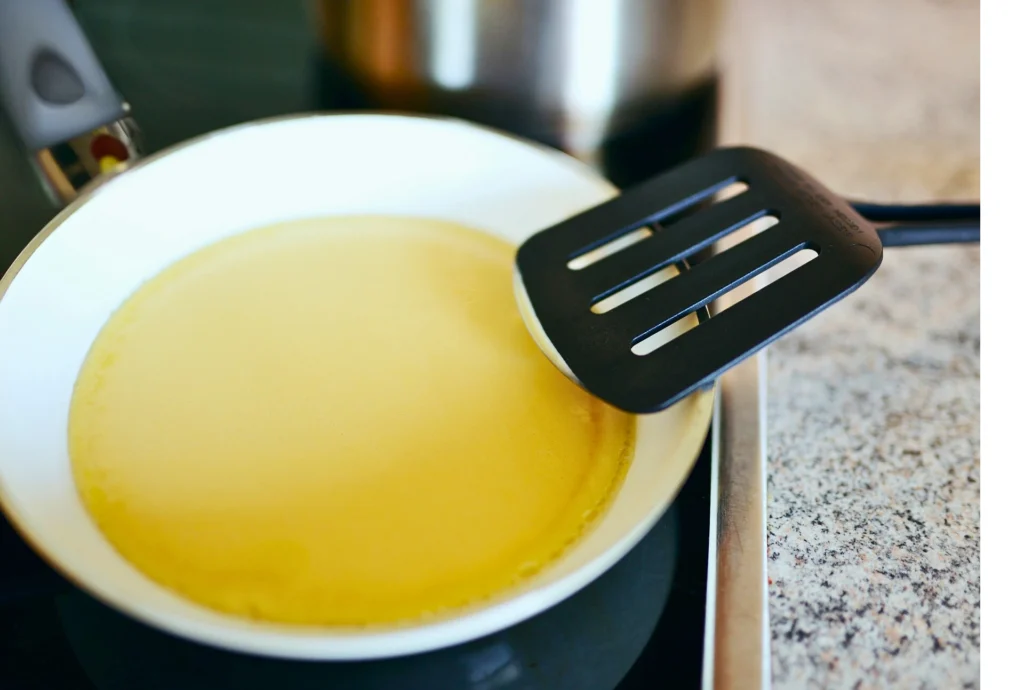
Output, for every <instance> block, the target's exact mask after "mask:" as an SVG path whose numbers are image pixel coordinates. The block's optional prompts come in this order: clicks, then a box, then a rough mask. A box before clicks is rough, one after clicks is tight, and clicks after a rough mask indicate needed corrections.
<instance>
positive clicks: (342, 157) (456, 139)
mask: <svg viewBox="0 0 1024 690" xmlns="http://www.w3.org/2000/svg"><path fill="white" fill-rule="evenodd" d="M27 8H31V9H27ZM44 20H45V21H44ZM40 56H42V58H44V60H43V62H42V63H41V62H40V59H41V58H40ZM0 96H2V97H3V99H4V103H5V105H6V107H7V110H8V114H9V115H10V116H11V119H12V121H13V122H14V125H15V128H16V129H17V130H18V132H19V134H20V135H21V136H22V139H23V141H24V142H25V144H26V146H27V148H29V149H30V150H31V151H33V152H35V153H36V160H37V162H39V161H42V163H40V165H41V171H42V172H43V173H44V175H46V176H47V179H49V180H50V181H51V182H52V181H53V180H55V179H58V178H57V176H55V175H53V174H52V173H53V172H54V170H55V168H54V166H53V163H54V162H55V161H56V162H57V163H59V162H60V161H59V160H57V157H54V156H53V152H54V151H56V150H58V147H60V146H61V145H62V144H61V142H66V141H69V140H75V141H81V139H82V138H83V137H86V138H88V137H89V136H91V133H94V132H96V131H98V130H102V131H104V132H108V131H109V130H110V124H111V118H123V116H124V115H125V111H124V107H123V105H122V103H121V101H120V97H119V96H118V95H117V93H116V91H114V90H113V88H112V87H110V85H109V82H107V80H106V78H105V77H104V76H103V73H102V69H101V68H100V66H99V63H98V62H97V61H96V59H95V57H94V56H93V54H92V52H91V51H90V50H89V47H88V45H87V43H86V42H85V40H84V38H83V37H82V35H81V32H80V31H79V30H78V29H77V27H76V26H75V25H74V20H73V18H72V16H71V14H70V12H69V11H68V10H67V8H66V7H65V6H64V5H63V3H62V2H60V0H34V1H33V2H32V3H24V2H20V1H19V0H0ZM128 153H129V154H131V155H128V156H127V157H126V158H125V160H123V161H121V163H120V164H119V165H116V166H114V171H115V172H114V173H112V174H107V175H103V176H101V177H99V178H97V181H95V182H92V183H90V184H87V185H85V186H84V188H82V189H77V188H75V187H74V185H72V186H71V187H69V186H68V184H67V183H68V182H69V181H70V182H73V181H74V180H73V179H72V177H71V176H67V175H66V176H65V177H64V178H62V179H58V181H59V182H63V183H64V184H63V186H61V187H60V189H62V190H63V197H64V198H72V197H73V198H72V200H71V201H70V203H69V204H68V205H67V206H66V207H65V208H64V209H63V210H61V212H60V213H58V214H57V216H56V217H55V218H54V219H53V220H52V221H51V222H50V223H48V224H47V225H46V227H44V228H43V229H42V230H41V231H40V233H39V234H38V235H37V236H36V237H35V239H33V240H32V242H31V243H30V244H29V246H28V247H27V248H26V249H25V251H24V252H23V253H22V254H21V255H20V256H19V257H18V258H17V260H16V261H15V262H14V264H13V266H11V268H10V269H9V270H8V271H7V273H6V274H5V275H4V276H3V278H2V279H0V507H2V509H3V511H4V512H5V514H6V515H7V517H8V519H9V521H10V522H11V523H12V524H13V525H14V526H15V527H16V529H17V530H18V531H19V532H20V533H21V535H22V536H23V537H24V539H25V540H26V541H27V542H28V543H29V544H30V545H31V546H32V547H33V548H34V549H35V550H36V551H37V552H38V553H39V554H40V555H42V556H43V557H44V558H45V559H46V560H47V561H48V562H49V563H50V564H51V565H52V566H53V567H55V568H56V569H57V570H58V571H60V572H61V573H63V574H64V575H65V576H66V577H67V578H68V579H69V580H71V581H72V582H74V583H76V584H77V585H79V586H80V587H81V588H82V589H84V590H86V591H87V592H89V593H90V594H92V595H93V596H95V597H96V598H98V599H100V600H102V601H104V602H106V603H107V604H109V605H110V606H112V607H114V608H116V609H118V610H120V611H122V612H124V613H126V614H128V615H129V616H132V617H134V618H136V619H138V620H141V621H144V622H146V623H149V624H151V625H153V626H155V627H157V628H160V629H163V630H165V631H167V632H171V633H173V634H177V635H180V636H183V637H186V638H190V639H192V640H195V641H198V642H202V643H207V644H210V645H214V646H218V647H222V648H226V649H232V650H237V651H243V652H251V653H259V654H264V655H271V656H279V657H291V658H305V659H372V658H386V657H394V656H400V655H407V654H412V653H416V652H423V651H426V650H431V649H438V648H441V647H445V646H450V645H454V644H457V643H460V642H464V641H467V640H471V639H475V638H479V637H481V636H484V635H487V634H488V633H492V632H494V631H497V630H501V629H504V628H507V627H508V626H510V625H513V624H515V623H517V622H519V621H522V620H524V619H526V618H529V617H530V616H533V615H534V614H536V613H538V612H540V611H543V610H545V609H547V608H549V607H551V606H553V605H554V604H556V603H558V602H560V601H562V600H564V599H566V598H567V597H569V596H570V595H571V594H573V593H574V592H576V591H578V590H579V589H581V588H582V587H584V586H585V585H587V584H588V583H589V582H591V581H592V580H594V579H595V578H596V577H598V576H599V575H600V574H601V573H603V572H604V571H606V570H607V569H608V568H610V567H611V566H612V565H613V564H614V563H616V561H618V560H619V559H620V558H622V557H623V555H624V554H626V553H627V552H628V551H629V550H630V548H631V547H632V546H633V545H634V544H636V543H637V541H639V540H640V539H641V537H643V536H644V535H645V534H646V533H647V531H648V530H649V529H650V528H651V526H652V525H653V524H654V523H655V522H656V521H657V519H658V518H659V517H660V516H661V515H662V513H663V512H664V511H665V509H666V508H667V506H668V505H669V503H670V501H671V499H672V498H673V496H674V495H675V493H676V492H677V490H678V488H679V487H680V485H681V484H682V482H683V481H685V479H686V477H687V475H688V474H689V472H690V470H691V468H692V467H693V464H694V462H695V460H696V457H697V454H698V452H699V450H700V447H701V445H702V443H703V441H704V437H705V435H706V433H707V430H708V427H709V422H710V418H711V413H712V401H713V395H714V393H713V391H711V390H706V391H701V392H699V393H696V394H694V395H692V396H690V397H689V398H686V399H684V400H683V401H681V402H680V403H678V404H676V405H674V406H673V407H671V408H669V409H667V410H665V411H664V412H661V413H659V414H656V415H649V416H644V417H643V418H641V419H639V420H638V426H637V443H636V450H635V457H634V459H633V462H632V464H631V466H630V469H629V471H628V473H627V476H626V478H625V480H624V482H623V484H622V486H621V488H620V490H619V492H618V493H617V495H616V497H615V498H614V500H613V501H612V502H611V504H610V505H609V507H608V508H607V510H606V512H605V513H604V515H603V516H602V517H601V518H600V519H599V520H598V521H597V522H596V523H595V524H594V526H593V527H592V528H591V530H590V531H589V532H588V533H587V534H586V535H585V536H584V537H583V538H582V539H581V540H580V541H579V542H578V543H577V544H576V545H575V546H574V547H573V548H572V549H570V550H568V551H567V552H566V553H565V554H564V555H563V556H562V557H561V558H560V559H559V560H558V561H557V562H555V563H554V564H552V565H551V566H550V567H549V568H547V569H546V570H544V571H542V572H541V573H539V574H538V575H537V576H536V577H534V578H533V579H531V580H528V581H527V582H525V583H523V584H522V585H521V586H520V587H518V588H517V589H514V590H510V591H508V592H506V593H504V594H503V595H501V596H499V597H496V598H494V599H492V600H489V601H487V602H486V603H483V604H480V605H477V606H475V607H471V608H469V609H466V610H463V611H460V612H458V614H453V615H452V616H450V617H448V618H442V619H437V620H432V621H429V622H422V623H415V624H407V625H402V626H389V627H381V628H360V629H356V628H346V627H323V628H320V627H307V626H288V625H279V624H273V623H266V622H256V621H251V620H247V619H242V618H236V617H232V616H229V615H225V614H221V613H218V612H215V611H212V610H209V609H206V608H203V607H201V606H198V605H196V604H193V603H191V602H190V601H188V600H186V599H184V598H182V597H180V596H178V595H177V594H175V593H174V592H171V591H169V590H167V589H165V588H163V587H161V586H159V585H157V584H155V583H154V582H152V581H151V580H149V579H148V578H146V577H145V576H143V575H142V574H141V573H140V572H139V571H137V570H136V569H135V568H134V567H133V566H132V565H131V564H130V563H129V562H127V561H126V560H125V559H123V558H122V557H121V556H120V555H119V554H118V553H117V552H116V551H115V550H114V549H113V547H112V546H111V545H110V544H109V543H108V542H107V541H106V539H105V538H104V537H103V535H102V534H101V533H100V531H99V530H98V529H97V528H96V526H95V525H94V524H93V522H92V520H91V519H90V518H89V516H88V514H87V512H86V511H85V509H84V507H83V504H82V502H81V501H80V500H79V497H78V494H77V492H76V489H75V485H74V482H73V479H72V475H71V471H70V463H69V458H68V450H67V440H66V429H67V419H68V407H69V403H70V398H71V392H72V387H73V385H74V382H75V379H76V376H77V373H78V370H79V368H80V366H81V364H82V362H83V360H84V358H85V355H86V352H87V350H88V348H89V347H90V345H91V343H92V341H93V339H94V338H95V336H96V335H97V333H98V332H99V330H100V328H101V327H102V326H103V324H104V322H105V321H106V319H107V318H108V317H109V316H110V315H111V313H112V312H113V311H114V310H115V309H116V308H117V307H118V306H119V305H120V304H121V303H122V302H123V301H124V300H125V299H126V298H127V297H128V296H129V295H130V294H131V293H132V292H133V291H134V290H135V289H136V288H137V287H138V286H139V285H140V284H141V283H142V282H144V281H145V280H147V279H148V278H150V277H152V276H153V275H155V274H156V273H158V272H160V271H161V270H162V269H163V268H165V267H167V266H168V265H170V264H171V263H173V262H175V261H176V260H178V259H180V258H182V257H183V256H185V255H187V254H190V253H192V252H194V251H196V250H197V249H199V248H201V247H204V246H206V245H209V244H211V243H213V242H216V241H218V240H221V239H223V238H225V237H227V236H229V235H233V234H236V233H239V232H244V231H246V230H248V229H251V228H256V227H260V226H265V225H268V224H271V223H277V222H281V221H285V220H291V219H297V218H304V217H315V216H325V215H344V214H389V215H408V216H417V217H430V218H439V219H446V220H450V221H455V222H458V223H462V224H465V225H468V226H471V227H476V228H478V229H480V230H483V231H486V232H489V233H492V234H494V235H497V236H499V237H502V238H505V239H507V240H509V241H512V242H515V243H517V244H518V243H520V242H522V241H523V240H525V239H526V238H527V237H528V236H529V235H531V234H533V233H534V232H536V231H538V230H540V229H543V228H545V227H548V226H550V225H553V224H554V223H556V222H558V221H560V220H563V219H565V218H567V217H569V216H571V215H574V214H576V213H579V212H580V211H582V210H584V209H586V208H589V207H591V206H594V205H596V204H598V203H600V202H602V201H604V200H606V199H608V198H610V197H611V196H613V195H614V194H615V193H616V190H615V189H614V187H613V186H612V185H611V184H609V183H608V182H606V181H605V180H603V179H602V178H601V177H599V176H598V175H597V174H595V173H594V172H592V171H591V170H590V169H589V168H586V167H584V166H583V165H582V164H580V163H578V162H576V161H575V160H573V159H571V158H569V157H567V156H565V155H563V154H560V153H558V152H555V151H553V150H550V149H547V148H543V147H540V146H537V145H534V144H530V143H527V142H524V141H521V140H518V139H515V138H512V137H509V136H507V135H505V134H502V133H499V132H496V131H493V130H488V129H485V128H481V127H478V126H473V125H470V124H467V123H463V122H458V121H453V120H445V119H435V118H423V117H413V116H406V115H395V114H304V115H296V116H291V117H285V118H277V119H273V120H267V121H262V122H255V123H249V124H244V125H240V126H236V127H232V128H230V129H226V130H222V131H219V132H214V133H212V134H208V135H205V136H202V137H199V138H197V139H193V140H191V141H187V142H184V143H182V144H179V145H177V146H174V147H172V148H170V149H166V150H164V151H161V152H159V153H157V154H156V155H153V156H151V157H149V158H135V155H134V150H129V151H128ZM46 155H49V156H50V157H49V158H46ZM47 163H48V164H49V167H46V165H45V164H47ZM58 168H59V166H58ZM57 171H58V172H60V171H61V169H58V170H57ZM64 172H66V170H64ZM55 188H56V187H55ZM60 189H59V190H60ZM59 190H58V191H59ZM69 190H70V191H69ZM58 196H61V195H58ZM271 287H272V286H271ZM509 289H510V290H512V285H511V284H510V285H509ZM345 298H346V297H345V296H339V309H341V310H343V309H344V299H345ZM395 423H396V424H399V423H400V420H396V421H395Z"/></svg>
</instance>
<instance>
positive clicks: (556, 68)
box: [314, 0, 721, 162]
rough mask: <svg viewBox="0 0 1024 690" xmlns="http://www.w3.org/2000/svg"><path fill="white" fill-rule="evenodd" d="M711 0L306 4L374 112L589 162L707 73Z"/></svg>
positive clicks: (714, 0) (711, 49)
mask: <svg viewBox="0 0 1024 690" xmlns="http://www.w3.org/2000/svg"><path fill="white" fill-rule="evenodd" d="M720 4H721V3H720V0H525V1H524V0H316V2H315V4H314V7H315V8H316V13H315V21H316V30H317V32H318V35H319V37H320V40H321V42H322V44H323V46H324V47H325V48H326V51H327V53H328V54H329V55H330V56H331V57H332V59H333V60H334V62H335V63H336V65H337V66H338V67H339V68H340V70H341V71H342V72H343V73H344V74H345V75H347V76H348V77H350V78H351V79H352V80H353V81H354V83H355V85H356V86H357V87H358V88H359V89H360V90H361V91H363V92H364V94H365V96H366V97H367V98H368V100H369V104H370V105H371V106H375V107H383V108H388V109H400V110H408V111H417V112H430V113H443V114H450V115H456V116H458V117H463V118H466V119H470V120H474V121H477V122H482V123H485V124H488V125H492V126H496V127H500V128H502V129H506V130H509V131H514V132H516V133H519V134H521V135H524V136H530V137H532V138H535V139H538V140H540V141H543V142H545V143H548V144H551V145H554V146H557V147H559V148H562V149H564V150H566V151H569V152H570V153H572V154H573V155H575V156H577V157H579V158H583V159H584V160H588V162H597V161H596V157H597V156H598V154H599V149H600V147H601V145H602V143H603V142H606V141H607V140H609V139H613V138H615V137H616V136H617V135H619V134H621V133H623V132H628V131H630V130H631V129H634V128H635V127H637V126H639V125H641V124H642V123H644V122H646V121H649V120H652V119H658V118H660V117H662V116H663V115H664V114H665V113H666V112H668V111H670V110H672V109H673V108H675V107H677V106H678V103H679V100H680V98H682V97H684V96H685V94H687V93H688V92H689V91H690V90H692V89H693V88H694V87H695V86H696V85H698V84H700V83H702V82H704V81H706V80H708V79H709V78H710V77H711V76H712V74H713V73H714V67H715V46H716V42H717V35H718V27H719V15H720Z"/></svg>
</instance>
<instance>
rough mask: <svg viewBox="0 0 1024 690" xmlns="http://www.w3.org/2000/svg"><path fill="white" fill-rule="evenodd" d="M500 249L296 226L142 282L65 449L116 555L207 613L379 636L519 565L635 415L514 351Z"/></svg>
mask: <svg viewBox="0 0 1024 690" xmlns="http://www.w3.org/2000/svg"><path fill="white" fill-rule="evenodd" d="M513 258H514V247H513V246H512V245H510V244H508V243H506V242H504V241H503V240H499V239H496V238H494V237H493V236H491V235H488V234H485V233H482V232H478V231H475V230H471V229H468V228H465V227H462V226H458V225H454V224H451V223H447V222H441V221H431V220H422V219H412V218H390V217H335V218H319V219H309V220H301V221H292V222H288V223H284V224H280V225H276V226H272V227H267V228H262V229H259V230H254V231H250V232H246V233H242V234H240V235H237V236H234V237H232V238H229V239H227V240H224V241H222V242H219V243H217V244H214V245H212V246H210V247H207V248H205V249H202V250H200V251H198V252H196V253H194V254H192V255H190V256H188V257H186V258H185V259H183V260H181V261H179V262H178V263H176V264H174V265H173V266H171V267H170V268H168V269H167V270H165V271H164V272H162V273H161V274H159V275H157V276H156V277H155V278H154V279H152V280H150V281H149V282H147V283H146V284H145V285H143V286H142V287H141V288H140V289H139V290H138V291H137V292H136V293H135V294H133V295H132V296H131V297H130V298H129V299H128V300H127V302H126V303H125V304H124V305H123V306H122V307H121V308H120V309H119V310H118V311H117V312H115V314H114V315H113V316H112V317H111V319H110V320H109V322H108V323H107V324H106V325H105V327H104V328H103V330H102V331H101V333H100V334H99V336H98V338H97V340H96V341H95V343H94V344H93V346H92V349H91V351H90V352H89V354H88V357H87V359H86V361H85V363H84V365H83V367H82V370H81V373H80V376H79V379H78V382H77V385H76V388H75V391H74V395H73V399H72V403H71V410H70V427H69V444H70V452H71V460H72V465H73V470H74V475H75V480H76V482H77V485H78V489H79V492H80V494H81V496H82V498H83V500H84V502H85V504H86V507H87V509H88V511H89V512H90V514H91V515H92V517H93V519H94V520H95V522H96V523H97V524H98V526H99V527H100V529H101V530H102V531H103V533H104V534H105V535H106V536H107V538H108V539H109V540H110V541H111V542H112V543H113V545H114V546H115V547H116V548H117V549H118V550H119V551H120V553H121V554H123V555H124V556H125V557H126V558H127V559H128V560H129V561H131V562H132V563H133V564H134V565H135V566H136V567H138V568H139V569H140V570H141V571H143V572H144V573H145V574H147V575H148V576H149V577H151V578H152V579H153V580H155V581H157V582H159V583H161V584H163V585H165V586H167V587H169V588H171V589H173V590H176V591H177V592H179V593H181V594H182V595H184V596H186V597H188V598H190V599H192V600H194V601H196V602H198V603H201V604H204V605H206V606H209V607H212V608H214V609H218V610H221V611H225V612H229V613H232V614H238V615H242V616H246V617H250V618H256V619H262V620H271V621H278V622H289V623H298V624H355V625H360V624H372V623H388V622H397V621H403V620H409V619H416V618H421V617H423V616H430V615H433V614H436V613H438V612H441V611H444V610H448V609H451V608H452V607H457V606H460V605H463V604H467V603H472V602H477V601H480V600H482V599H485V598H487V597H489V596H492V595H494V594H495V593H498V592H500V591H501V590H503V589H505V588H508V587H510V586H512V585H514V584H516V583H517V582H518V581H519V580H521V579H522V578H523V577H526V576H529V575H530V574H533V573H535V572H536V571H538V570H539V569H540V568H542V567H544V566H545V565H546V564H547V563H549V562H550V561H551V560H552V559H554V558H555V557H557V555H558V554H559V553H560V552H562V551H563V550H564V549H565V548H566V547H567V546H568V545H570V544H571V543H572V542H573V541H574V540H575V539H577V538H578V537H579V535H580V534H581V532H582V531H583V530H584V529H585V527H586V525H587V523H588V521H590V520H592V519H593V517H594V516H595V515H597V514H598V513H599V511H600V509H601V508H602V507H603V506H604V504H605V503H606V502H607V501H608V499H609V498H610V497H611V496H612V495H613V493H614V491H615V490H616V488H617V487H618V484H619V482H620V480H621V478H622V477H623V475H624V474H625V470H626V467H627V466H628V463H629V460H630V458H631V454H632V446H633V434H634V420H633V418H632V417H630V416H628V415H626V414H623V413H621V412H619V411H617V410H614V409H612V408H610V407H608V406H606V405H604V404H603V403H601V402H599V401H597V400H596V399H594V398H592V397H591V396H589V395H587V394H586V393H584V392H583V391H582V390H580V389H579V388H577V387H576V386H575V385H574V384H573V383H571V382H570V381H569V380H567V379H566V378H564V377H563V376H562V375H561V374H560V373H559V372H558V371H557V370H556V369H555V368H554V366H552V365H551V364H550V363H549V362H548V361H547V359H545V357H544V356H543V355H542V354H541V352H540V350H539V349H538V348H537V346H536V345H535V344H534V343H533V342H532V341H531V339H530V336H529V334H528V333H527V331H526V329H525V327H524V326H523V324H522V321H521V318H520V316H519V314H518V312H517V310H516V304H515V300H514V298H513V294H512V267H513Z"/></svg>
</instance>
